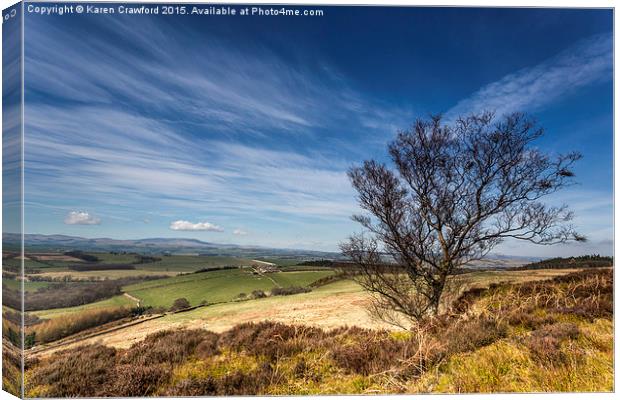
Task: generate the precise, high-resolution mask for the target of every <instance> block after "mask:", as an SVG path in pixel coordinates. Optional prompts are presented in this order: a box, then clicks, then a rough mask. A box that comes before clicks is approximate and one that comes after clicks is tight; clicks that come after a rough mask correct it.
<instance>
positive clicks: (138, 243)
mask: <svg viewBox="0 0 620 400" xmlns="http://www.w3.org/2000/svg"><path fill="white" fill-rule="evenodd" d="M24 240H25V245H26V249H27V251H30V252H36V251H67V250H82V251H104V252H108V251H115V252H122V251H126V252H139V253H164V252H170V253H177V254H179V253H185V254H187V253H197V254H205V255H219V256H238V257H268V256H280V257H281V256H295V257H310V258H330V259H334V258H340V257H341V256H340V254H339V253H330V252H323V251H312V250H300V249H276V248H268V247H261V246H242V245H236V244H222V243H210V242H203V241H201V240H198V239H188V238H148V239H136V240H119V239H110V238H93V239H89V238H83V237H78V236H67V235H39V234H27V235H25V236H24ZM2 241H3V244H4V246H5V247H7V245H9V246H11V245H12V246H18V245H19V242H20V235H19V234H15V233H4V234H3V235H2Z"/></svg>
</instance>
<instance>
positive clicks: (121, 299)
mask: <svg viewBox="0 0 620 400" xmlns="http://www.w3.org/2000/svg"><path fill="white" fill-rule="evenodd" d="M135 305H136V304H135V302H134V301H132V300H131V299H129V298H128V297H126V296H122V295H121V296H114V297H111V298H109V299H105V300H101V301H97V302H95V303H89V304H84V305H83V306H76V307H66V308H54V309H51V310H41V311H31V312H29V314H33V315H36V316H37V317H39V318H44V319H52V318H58V317H62V316H66V315H70V314H75V313H79V312H83V311H88V310H95V309H99V308H110V307H135Z"/></svg>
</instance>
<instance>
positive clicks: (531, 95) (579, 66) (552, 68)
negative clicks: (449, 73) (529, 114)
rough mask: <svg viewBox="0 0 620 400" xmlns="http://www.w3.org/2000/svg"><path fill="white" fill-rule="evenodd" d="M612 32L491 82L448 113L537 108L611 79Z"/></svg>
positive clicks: (512, 110) (452, 114) (594, 37)
mask: <svg viewBox="0 0 620 400" xmlns="http://www.w3.org/2000/svg"><path fill="white" fill-rule="evenodd" d="M612 40H613V37H612V34H611V33H609V34H605V35H596V36H593V37H590V38H588V39H585V40H582V41H580V42H578V43H577V44H575V45H574V46H572V47H570V48H568V49H566V50H564V51H563V52H561V53H560V54H558V55H556V56H554V57H552V58H550V59H548V60H546V61H544V62H542V63H540V64H538V65H536V66H533V67H528V68H524V69H522V70H520V71H517V72H515V73H512V74H509V75H506V76H505V77H503V78H502V79H500V80H498V81H495V82H492V83H489V84H488V85H486V86H483V87H482V88H481V89H479V90H478V91H476V92H475V93H474V94H472V95H471V96H470V97H468V98H466V99H463V100H461V101H459V102H458V104H457V105H456V106H454V107H453V108H452V109H450V110H449V111H448V112H447V113H446V118H448V119H451V118H455V117H458V116H460V115H464V114H468V113H471V112H473V111H479V110H491V111H495V112H496V113H497V114H499V115H501V114H505V113H509V112H514V111H535V110H538V109H540V108H541V107H543V106H545V105H548V104H550V103H552V102H554V101H556V100H557V99H558V98H560V97H562V96H564V95H566V94H569V93H570V92H572V91H574V90H576V89H579V88H581V87H584V86H586V85H589V84H591V83H593V82H595V81H599V80H606V79H610V78H611V76H612V70H613V54H612V51H613V43H612Z"/></svg>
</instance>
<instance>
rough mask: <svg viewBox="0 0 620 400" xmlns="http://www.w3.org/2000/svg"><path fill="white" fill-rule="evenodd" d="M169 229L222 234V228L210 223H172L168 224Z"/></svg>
mask: <svg viewBox="0 0 620 400" xmlns="http://www.w3.org/2000/svg"><path fill="white" fill-rule="evenodd" d="M170 229H172V230H173V231H210V232H224V229H222V227H220V226H217V225H214V224H212V223H210V222H206V221H205V222H196V223H193V222H189V221H183V220H178V221H173V222H171V223H170Z"/></svg>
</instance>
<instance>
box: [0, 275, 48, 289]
mask: <svg viewBox="0 0 620 400" xmlns="http://www.w3.org/2000/svg"><path fill="white" fill-rule="evenodd" d="M2 284H3V285H5V286H6V287H8V288H10V289H13V290H21V281H20V280H16V279H5V278H3V279H2ZM49 285H50V282H29V281H26V282H24V290H25V291H26V292H34V291H36V290H37V289H39V288H42V287H46V286H49Z"/></svg>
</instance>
